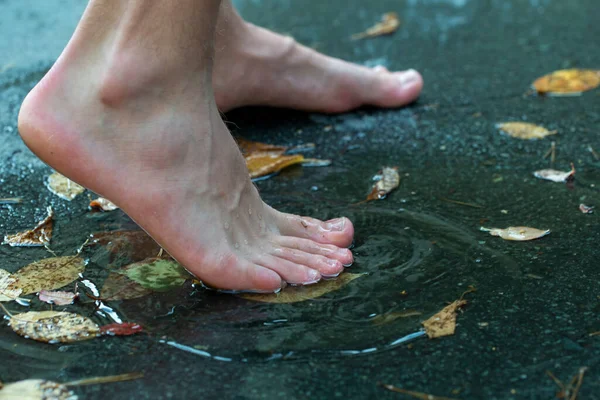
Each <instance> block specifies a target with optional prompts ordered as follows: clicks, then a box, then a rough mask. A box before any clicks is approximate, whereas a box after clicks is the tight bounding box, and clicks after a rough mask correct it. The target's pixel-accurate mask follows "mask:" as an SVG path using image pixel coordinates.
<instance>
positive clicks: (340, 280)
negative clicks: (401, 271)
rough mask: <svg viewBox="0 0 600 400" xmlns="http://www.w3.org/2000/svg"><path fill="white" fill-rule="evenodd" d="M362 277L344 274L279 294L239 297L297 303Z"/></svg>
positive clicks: (242, 295) (270, 301)
mask: <svg viewBox="0 0 600 400" xmlns="http://www.w3.org/2000/svg"><path fill="white" fill-rule="evenodd" d="M363 275H365V274H352V273H349V272H344V273H342V274H341V275H340V276H338V277H337V278H335V279H328V280H322V281H320V282H318V283H315V284H313V285H307V286H288V287H286V288H285V289H283V290H282V291H281V292H279V293H268V294H263V293H244V294H241V295H240V296H241V297H243V298H244V299H247V300H252V301H260V302H263V303H297V302H299V301H305V300H312V299H316V298H317V297H321V296H323V295H325V294H327V293H329V292H333V291H335V290H338V289H341V288H342V287H344V286H346V285H347V284H348V283H350V282H352V281H353V280H355V279H356V278H360V277H361V276H363Z"/></svg>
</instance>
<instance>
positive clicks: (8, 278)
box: [0, 269, 23, 301]
mask: <svg viewBox="0 0 600 400" xmlns="http://www.w3.org/2000/svg"><path fill="white" fill-rule="evenodd" d="M16 282H17V280H16V279H15V278H14V277H13V276H12V275H11V274H10V273H9V272H8V271H5V270H3V269H0V301H12V300H15V299H16V298H18V297H19V296H20V295H21V292H23V290H22V289H19V288H13V287H12V285H13V284H14V283H16Z"/></svg>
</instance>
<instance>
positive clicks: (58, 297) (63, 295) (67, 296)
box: [38, 290, 79, 306]
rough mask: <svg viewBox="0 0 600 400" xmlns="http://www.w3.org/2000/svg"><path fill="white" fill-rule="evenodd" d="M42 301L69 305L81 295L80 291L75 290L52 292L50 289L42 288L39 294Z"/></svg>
mask: <svg viewBox="0 0 600 400" xmlns="http://www.w3.org/2000/svg"><path fill="white" fill-rule="evenodd" d="M38 297H39V299H40V301H43V302H46V303H48V304H56V305H57V306H67V305H69V304H73V302H74V301H75V299H76V298H77V297H79V293H73V292H52V291H48V290H41V291H40V294H39V295H38Z"/></svg>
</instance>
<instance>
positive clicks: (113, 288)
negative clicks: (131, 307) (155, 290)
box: [100, 272, 152, 300]
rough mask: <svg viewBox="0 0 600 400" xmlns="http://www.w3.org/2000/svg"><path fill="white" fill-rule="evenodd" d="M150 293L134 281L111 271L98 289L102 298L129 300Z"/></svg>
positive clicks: (150, 291)
mask: <svg viewBox="0 0 600 400" xmlns="http://www.w3.org/2000/svg"><path fill="white" fill-rule="evenodd" d="M150 293H152V290H150V289H146V288H145V287H143V286H142V285H140V284H139V283H137V282H136V281H132V280H131V279H129V278H128V277H127V276H125V275H122V274H119V273H117V272H111V273H110V274H109V275H108V278H106V280H105V281H104V286H103V287H102V290H101V291H100V296H101V297H102V299H103V300H131V299H137V298H139V297H144V296H147V295H149V294H150Z"/></svg>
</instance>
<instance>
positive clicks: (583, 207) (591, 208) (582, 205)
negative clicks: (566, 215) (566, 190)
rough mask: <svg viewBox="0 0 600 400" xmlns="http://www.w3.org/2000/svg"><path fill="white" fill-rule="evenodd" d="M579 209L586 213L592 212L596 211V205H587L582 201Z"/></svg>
mask: <svg viewBox="0 0 600 400" xmlns="http://www.w3.org/2000/svg"><path fill="white" fill-rule="evenodd" d="M579 211H581V212H582V213H584V214H592V213H593V212H594V207H590V206H586V205H585V204H583V203H581V204H580V205H579Z"/></svg>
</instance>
